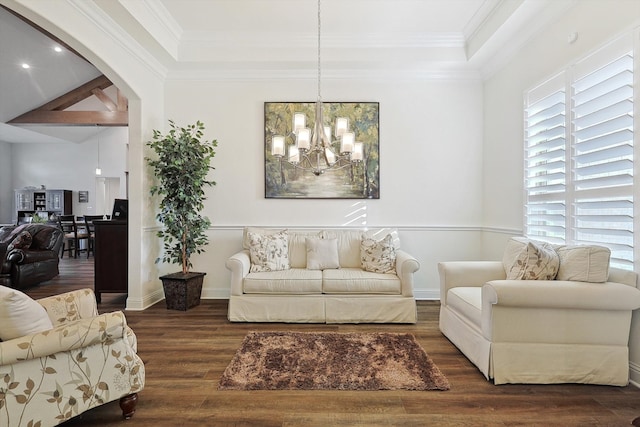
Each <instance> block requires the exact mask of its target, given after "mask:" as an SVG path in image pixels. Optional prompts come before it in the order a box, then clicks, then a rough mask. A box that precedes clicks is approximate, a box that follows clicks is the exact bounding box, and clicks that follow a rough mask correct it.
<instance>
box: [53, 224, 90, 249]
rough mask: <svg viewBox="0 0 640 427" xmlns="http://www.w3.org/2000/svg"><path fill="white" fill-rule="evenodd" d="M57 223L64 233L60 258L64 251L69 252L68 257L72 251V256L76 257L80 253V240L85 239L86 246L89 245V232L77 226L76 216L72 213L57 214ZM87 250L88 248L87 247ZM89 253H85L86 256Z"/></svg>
mask: <svg viewBox="0 0 640 427" xmlns="http://www.w3.org/2000/svg"><path fill="white" fill-rule="evenodd" d="M58 224H59V226H60V229H61V230H62V232H63V233H64V243H63V244H62V250H61V254H60V258H63V257H64V253H65V252H69V257H71V254H72V253H73V257H74V258H78V254H79V253H80V250H81V249H80V241H82V240H86V241H87V248H88V246H89V233H88V232H87V230H86V229H85V228H84V227H83V228H79V227H78V223H77V222H76V217H75V216H74V215H59V216H58ZM87 251H88V249H87ZM88 256H89V254H88V253H87V257H88Z"/></svg>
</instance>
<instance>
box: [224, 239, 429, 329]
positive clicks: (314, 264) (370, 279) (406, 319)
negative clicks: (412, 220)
mask: <svg viewBox="0 0 640 427" xmlns="http://www.w3.org/2000/svg"><path fill="white" fill-rule="evenodd" d="M243 247H244V249H243V250H242V251H240V252H238V253H236V254H234V255H233V256H231V257H230V258H229V259H228V260H227V262H226V267H227V268H228V269H229V270H230V271H231V291H230V298H229V313H228V317H229V320H230V321H232V322H300V323H304V322H308V323H392V322H393V323H415V322H416V320H417V315H416V302H415V299H414V296H413V273H415V272H416V271H417V270H418V268H419V264H418V261H417V260H416V259H415V258H414V257H412V256H411V255H409V254H408V253H406V252H405V251H403V250H401V249H399V238H398V237H397V232H395V231H393V230H391V232H389V233H388V232H387V230H369V231H366V232H365V231H363V230H347V229H328V230H304V231H302V230H296V231H292V230H286V229H284V230H283V229H259V228H252V227H248V228H246V229H245V231H244V239H243Z"/></svg>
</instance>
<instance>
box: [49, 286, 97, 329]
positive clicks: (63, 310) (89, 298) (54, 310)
mask: <svg viewBox="0 0 640 427" xmlns="http://www.w3.org/2000/svg"><path fill="white" fill-rule="evenodd" d="M38 303H39V304H40V305H41V306H43V307H44V309H45V310H46V311H47V314H48V315H49V318H50V319H51V323H52V324H53V326H54V327H55V326H58V325H62V324H64V323H67V322H71V321H76V320H80V319H90V318H93V317H96V316H97V315H98V305H97V304H96V296H95V294H94V293H93V290H91V289H89V288H86V289H78V290H76V291H71V292H67V293H64V294H59V295H55V296H52V297H47V298H42V299H39V300H38Z"/></svg>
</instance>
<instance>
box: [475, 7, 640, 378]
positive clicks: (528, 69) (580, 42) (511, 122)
mask: <svg viewBox="0 0 640 427" xmlns="http://www.w3.org/2000/svg"><path fill="white" fill-rule="evenodd" d="M638 25H640V2H638V1H636V0H608V1H593V0H583V1H580V2H577V3H576V6H575V7H574V8H573V9H571V10H570V11H569V12H568V13H567V14H565V15H564V16H563V17H562V18H561V19H559V20H558V21H557V22H556V23H555V24H554V25H552V26H551V27H550V28H547V29H545V31H544V32H543V33H542V34H540V35H538V36H537V37H536V38H534V39H533V40H531V41H530V42H529V43H528V44H527V45H525V46H523V48H522V49H520V53H519V54H518V55H516V56H515V57H514V58H513V59H512V60H511V61H510V62H509V64H508V65H507V66H506V67H504V68H503V69H501V70H500V71H499V72H498V73H496V74H495V75H494V76H492V77H491V78H490V79H488V80H487V81H486V82H485V87H484V108H483V109H484V115H485V121H484V125H485V128H484V151H483V164H484V184H483V186H484V191H483V194H484V197H483V200H484V206H485V208H484V226H485V230H486V231H485V233H484V236H483V251H482V252H483V253H484V254H486V256H488V257H494V258H495V256H498V255H499V254H500V253H501V251H502V248H503V247H504V240H505V239H506V237H507V235H508V234H509V233H514V234H517V233H521V232H522V229H523V195H524V193H523V182H524V178H523V156H524V154H523V144H524V143H523V135H524V116H523V94H524V93H525V91H526V90H528V89H530V88H532V87H534V86H535V85H537V84H538V83H541V82H542V81H544V80H545V79H547V78H549V77H551V76H552V75H553V74H555V73H556V72H559V71H560V70H561V69H563V68H564V67H566V66H567V65H570V64H572V63H573V62H575V61H576V60H578V59H580V58H581V57H583V56H584V55H585V54H587V53H589V52H591V51H593V50H594V49H596V48H597V47H599V46H601V45H603V44H604V43H606V42H608V41H610V40H612V39H613V38H615V37H616V36H617V35H619V34H621V33H623V32H625V31H630V30H631V29H632V28H634V27H637V26H638ZM572 32H577V33H578V39H577V41H576V42H575V43H573V44H570V43H568V36H569V34H570V33H572ZM636 40H637V38H636ZM636 43H637V42H636ZM636 142H637V141H636ZM636 185H640V181H638V177H636ZM638 212H640V211H638V210H637V211H636V215H635V224H634V229H635V230H640V214H639V213H638ZM638 253H640V249H639V248H636V266H635V269H636V271H639V270H640V265H639V261H638V259H639V256H638ZM630 348H631V365H632V366H631V367H632V369H631V373H632V379H633V380H634V381H635V382H636V383H640V315H638V313H636V315H635V316H634V320H633V322H632V331H631V343H630Z"/></svg>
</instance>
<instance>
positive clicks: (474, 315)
mask: <svg viewBox="0 0 640 427" xmlns="http://www.w3.org/2000/svg"><path fill="white" fill-rule="evenodd" d="M447 305H448V306H450V307H451V308H452V309H453V310H455V311H456V312H458V313H460V314H462V315H463V316H465V317H466V318H467V319H469V320H470V321H471V322H473V324H474V325H476V326H477V327H480V325H481V321H482V287H480V286H468V287H457V288H451V289H449V291H448V292H447Z"/></svg>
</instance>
